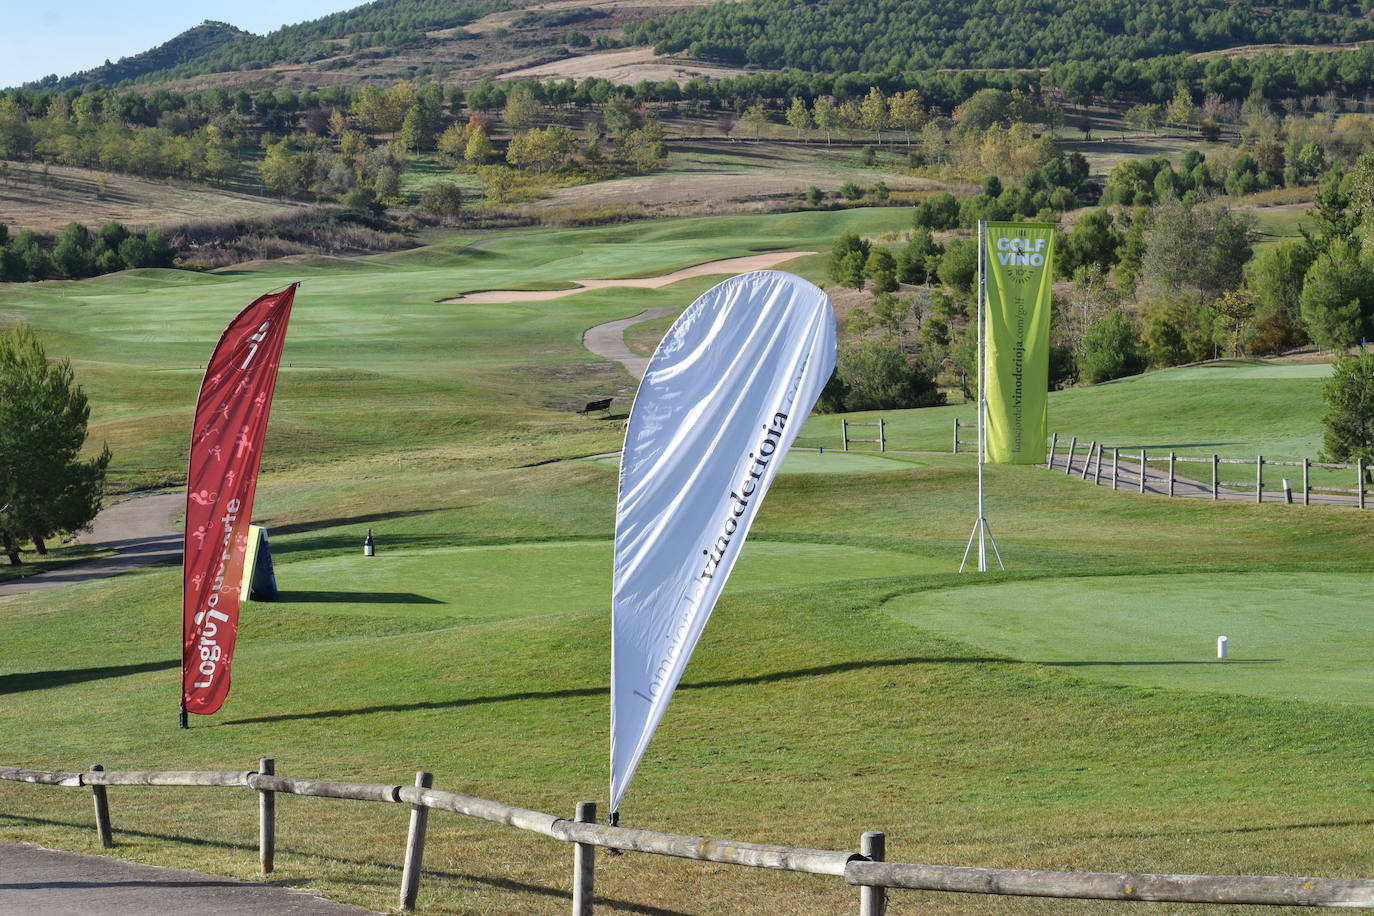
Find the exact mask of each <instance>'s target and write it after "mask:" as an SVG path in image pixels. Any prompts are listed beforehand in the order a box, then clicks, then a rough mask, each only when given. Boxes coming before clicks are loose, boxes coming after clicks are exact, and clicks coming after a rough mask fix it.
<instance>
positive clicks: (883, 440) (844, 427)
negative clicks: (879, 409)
mask: <svg viewBox="0 0 1374 916" xmlns="http://www.w3.org/2000/svg"><path fill="white" fill-rule="evenodd" d="M851 426H876V427H878V438H876V439H855V438H854V437H853V436H851V435H849V428H850V427H851ZM840 438H841V439H842V441H843V442H844V450H845V451H846V452H847V451H849V444H850V443H851V442H867V443H872V444H873V445H876V446H878V451H880V452H886V451H887V420H885V419H883V418H882V417H879V418H878V419H877V420H874V421H873V422H872V423H858V422H855V421H854V420H845V419H843V418H842V419H841V420H840Z"/></svg>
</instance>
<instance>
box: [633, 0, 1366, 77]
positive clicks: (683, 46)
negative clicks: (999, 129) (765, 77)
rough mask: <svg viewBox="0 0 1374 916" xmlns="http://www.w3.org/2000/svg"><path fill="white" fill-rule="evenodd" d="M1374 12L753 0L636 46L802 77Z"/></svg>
mask: <svg viewBox="0 0 1374 916" xmlns="http://www.w3.org/2000/svg"><path fill="white" fill-rule="evenodd" d="M1367 7H1368V4H1366V3H1354V2H1338V3H1331V4H1324V5H1323V8H1324V10H1326V11H1325V12H1321V13H1318V12H1314V11H1313V10H1312V8H1311V7H1310V5H1309V4H1308V3H1306V2H1305V0H1278V2H1274V3H1264V4H1259V3H1254V2H1237V3H1230V2H1226V0H1203V2H1198V3H1193V2H1184V0H1128V2H1123V3H1114V4H1110V5H1109V4H1105V3H1091V2H1084V0H1027V2H1022V3H1018V4H1015V5H1011V4H1007V3H1004V2H1000V0H975V2H973V3H966V2H963V0H921V2H917V3H912V2H908V0H837V2H834V3H826V4H820V3H811V2H808V0H746V2H742V3H722V4H717V5H713V6H711V7H709V8H706V9H700V10H692V11H689V12H684V13H679V14H676V15H674V16H671V17H669V18H668V19H667V20H665V21H662V22H654V23H647V24H645V25H642V26H637V27H633V28H631V29H629V30H627V32H626V39H627V40H628V41H630V42H632V43H641V44H653V45H654V46H655V49H656V50H657V51H659V52H666V53H673V52H680V51H685V52H686V53H688V54H690V55H692V56H693V57H701V58H703V59H707V60H720V61H725V62H728V63H732V64H737V65H744V64H748V65H750V66H758V67H796V68H798V69H802V70H820V71H842V70H843V71H863V72H879V71H887V70H892V71H900V70H912V69H930V68H953V69H962V68H970V67H993V68H1006V67H1046V66H1049V65H1050V64H1052V63H1056V62H1061V61H1069V60H1141V59H1143V58H1150V57H1159V56H1162V55H1170V54H1178V53H1184V52H1187V53H1194V52H1200V51H1210V50H1220V49H1225V48H1230V47H1234V46H1238V45H1253V44H1268V43H1275V42H1306V43H1312V44H1329V43H1332V42H1349V41H1355V40H1358V39H1362V38H1369V37H1374V23H1371V22H1369V21H1368V20H1366V19H1364V18H1363V16H1364V14H1365V13H1366V12H1367ZM1009 11H1010V12H1012V13H1013V14H1012V15H1008V13H1009Z"/></svg>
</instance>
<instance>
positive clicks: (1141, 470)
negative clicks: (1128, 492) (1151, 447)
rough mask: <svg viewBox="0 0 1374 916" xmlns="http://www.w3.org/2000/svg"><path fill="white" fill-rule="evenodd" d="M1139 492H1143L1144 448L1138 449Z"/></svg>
mask: <svg viewBox="0 0 1374 916" xmlns="http://www.w3.org/2000/svg"><path fill="white" fill-rule="evenodd" d="M1140 492H1141V493H1144V492H1145V449H1143V448H1142V449H1141V450H1140Z"/></svg>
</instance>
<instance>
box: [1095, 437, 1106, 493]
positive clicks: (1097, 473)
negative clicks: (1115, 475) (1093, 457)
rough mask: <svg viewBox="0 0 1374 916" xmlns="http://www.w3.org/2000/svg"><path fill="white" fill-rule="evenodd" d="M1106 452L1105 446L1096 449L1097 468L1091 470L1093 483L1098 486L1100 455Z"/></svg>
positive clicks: (1100, 469) (1100, 466)
mask: <svg viewBox="0 0 1374 916" xmlns="http://www.w3.org/2000/svg"><path fill="white" fill-rule="evenodd" d="M1106 450H1107V447H1106V446H1105V445H1099V446H1098V447H1097V467H1096V468H1095V469H1094V470H1093V483H1094V484H1097V485H1099V486H1100V485H1101V484H1102V453H1103V452H1105V451H1106Z"/></svg>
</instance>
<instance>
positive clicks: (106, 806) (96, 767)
mask: <svg viewBox="0 0 1374 916" xmlns="http://www.w3.org/2000/svg"><path fill="white" fill-rule="evenodd" d="M91 772H92V773H103V772H105V767H104V766H102V765H101V764H99V763H93V764H91ZM91 798H92V799H93V800H94V801H95V832H96V834H97V835H98V836H99V837H100V847H101V848H102V849H111V848H113V847H114V831H112V830H111V829H110V800H109V799H108V798H107V797H106V795H105V787H104V786H91Z"/></svg>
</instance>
